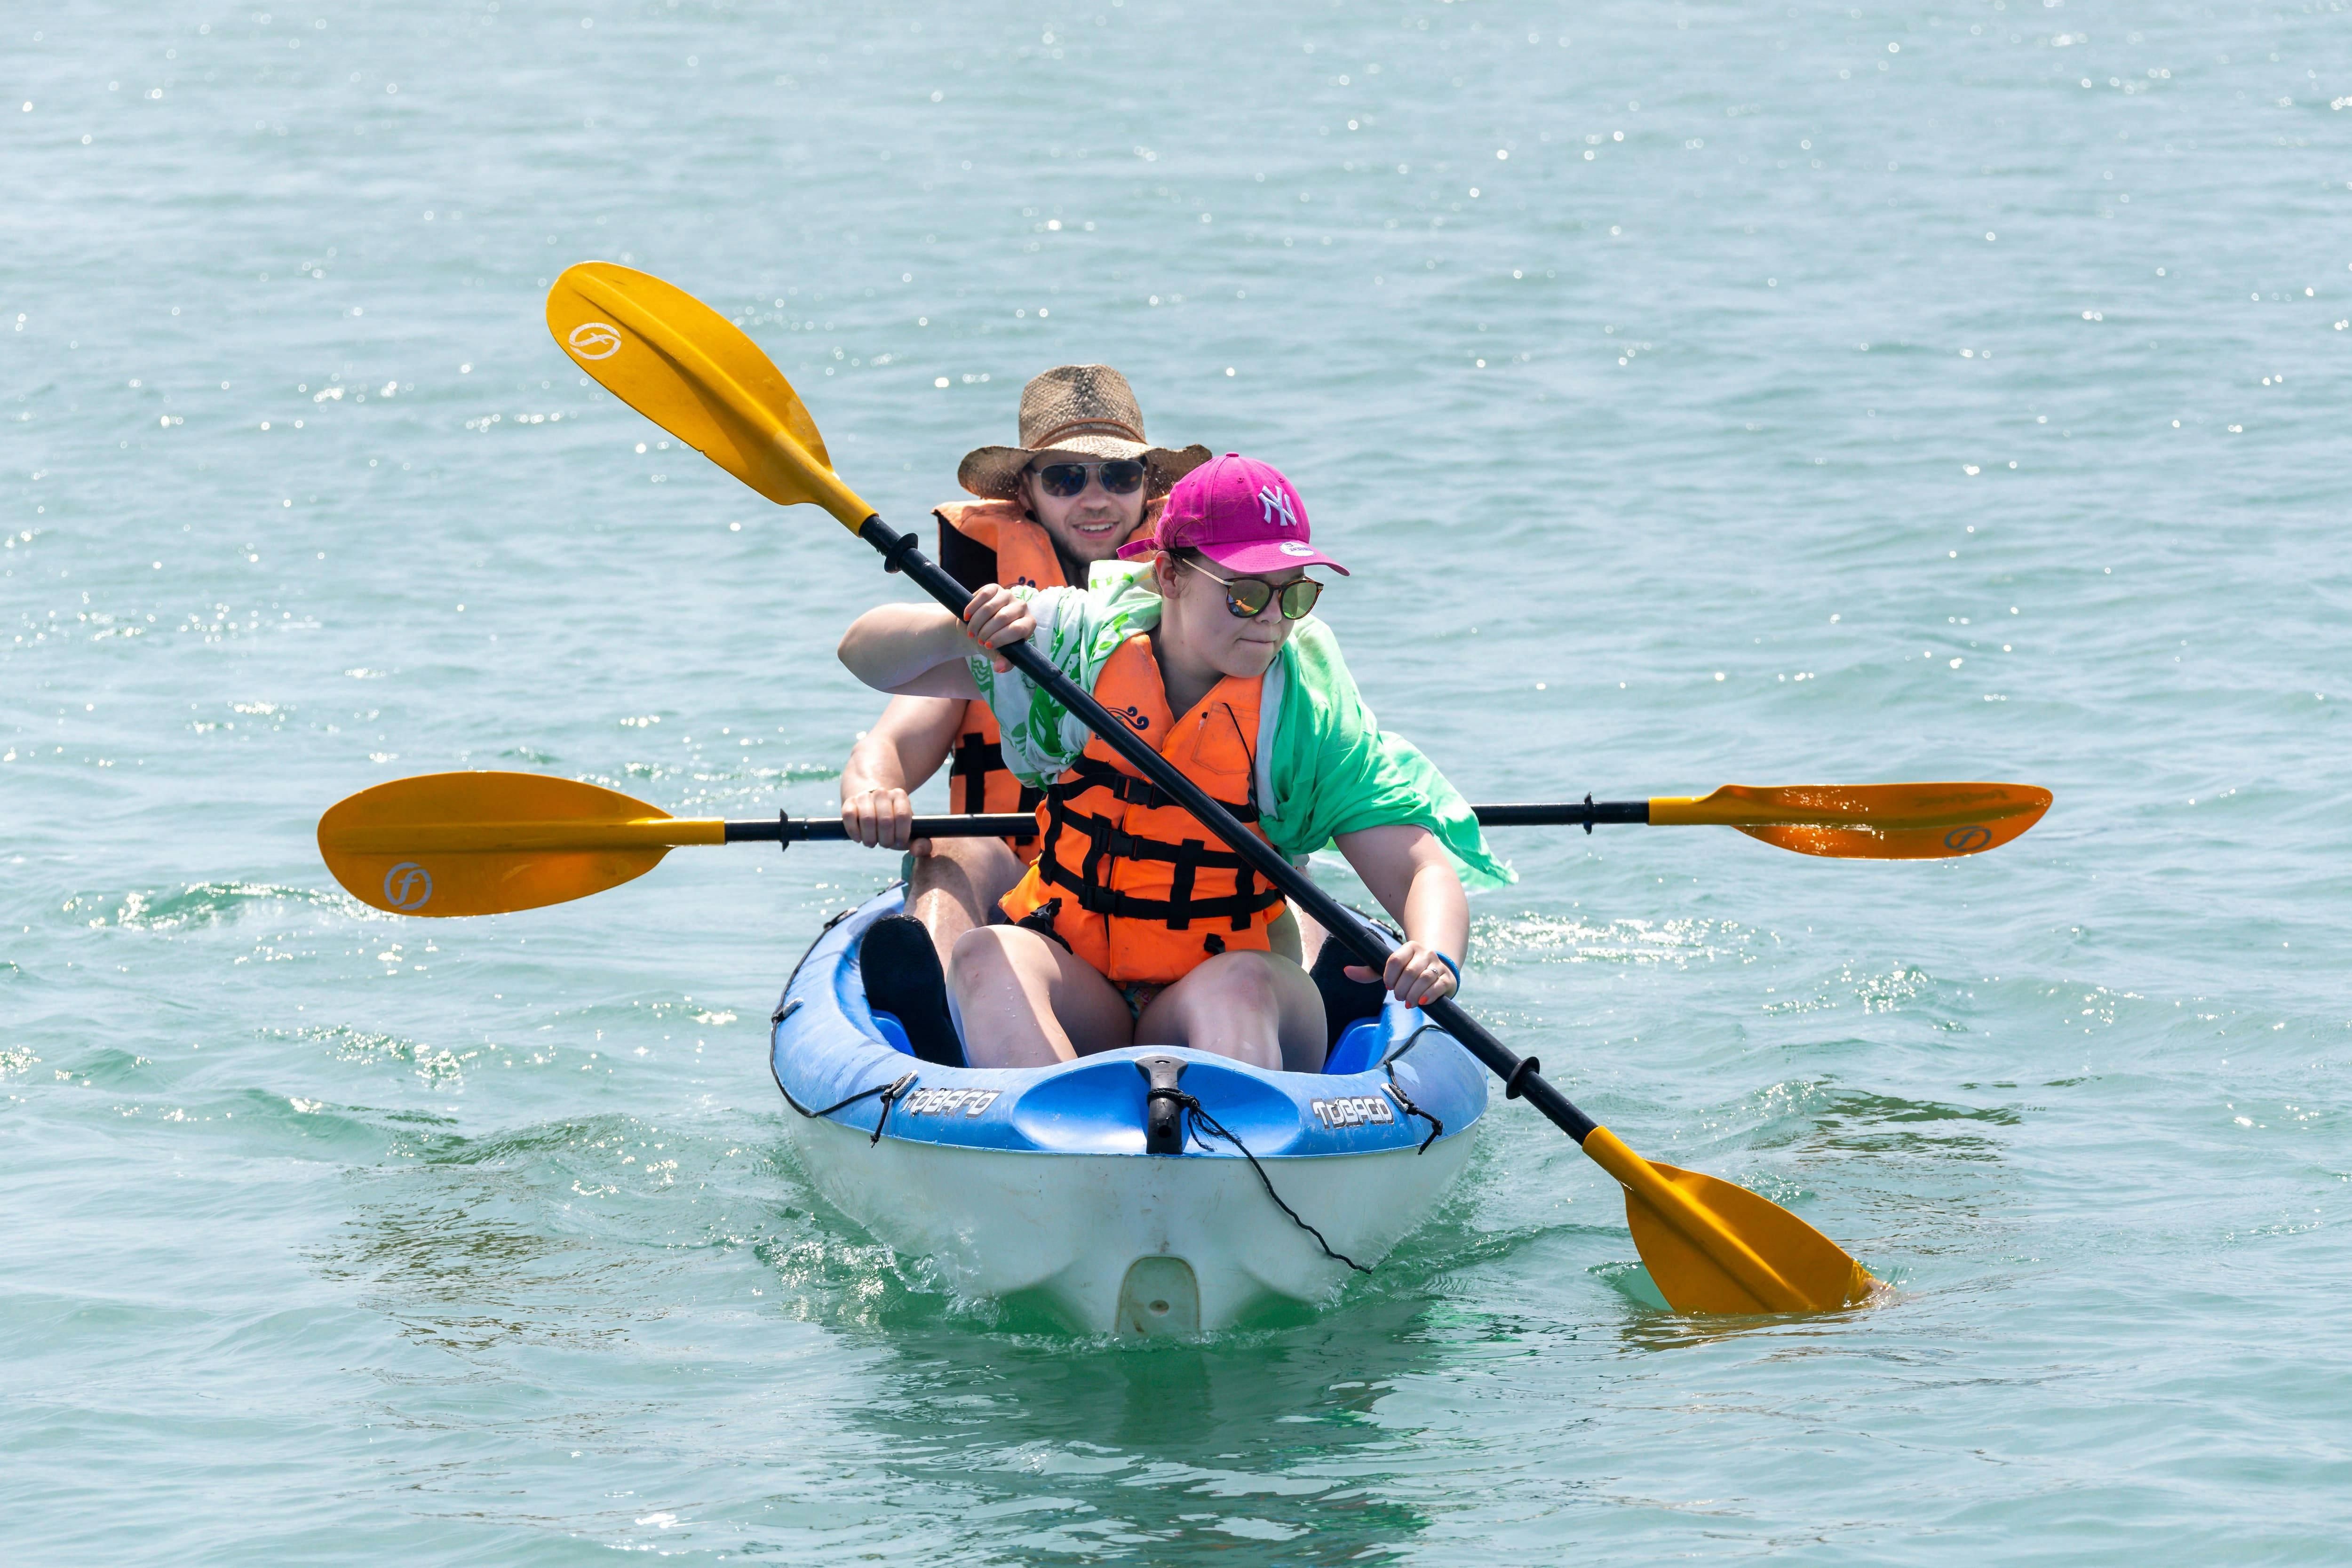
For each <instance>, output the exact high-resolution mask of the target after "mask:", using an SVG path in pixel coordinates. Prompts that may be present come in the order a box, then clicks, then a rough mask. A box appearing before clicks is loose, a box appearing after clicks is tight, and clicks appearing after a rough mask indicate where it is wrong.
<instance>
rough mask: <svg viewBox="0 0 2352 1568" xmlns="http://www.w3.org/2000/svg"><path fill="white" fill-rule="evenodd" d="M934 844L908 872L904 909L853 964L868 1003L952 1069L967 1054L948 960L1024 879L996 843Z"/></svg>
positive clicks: (921, 1050) (880, 925)
mask: <svg viewBox="0 0 2352 1568" xmlns="http://www.w3.org/2000/svg"><path fill="white" fill-rule="evenodd" d="M931 847H932V853H931V854H929V855H926V856H919V857H916V858H914V866H913V868H912V869H911V870H910V871H909V872H908V877H907V911H908V912H907V913H905V914H903V915H892V916H891V917H889V918H888V919H887V920H879V921H875V922H874V924H873V925H872V926H871V927H870V928H868V930H867V931H866V937H865V940H864V944H863V946H862V948H861V949H860V951H859V954H858V962H859V964H860V966H861V968H862V969H863V971H864V973H865V976H866V1001H867V1002H869V1003H871V1004H872V1005H874V1006H876V1007H877V1008H879V1009H881V1010H882V1011H883V1012H886V1013H888V1014H890V1015H892V1016H895V1017H896V1018H897V1019H898V1023H899V1025H900V1026H901V1027H903V1028H904V1029H905V1030H906V1031H907V1043H908V1045H911V1046H912V1047H915V1055H917V1056H918V1057H920V1058H922V1059H923V1060H925V1061H927V1062H939V1063H941V1064H943V1065H946V1066H950V1067H953V1066H957V1065H960V1064H961V1063H962V1062H963V1060H964V1055H963V1049H962V1047H961V1044H960V1043H959V1042H958V1040H957V1039H956V1032H955V1025H954V1023H953V1022H952V1021H951V1020H950V1018H949V1016H948V985H947V969H946V959H947V955H948V954H949V953H950V952H954V951H955V944H956V939H957V938H958V937H960V936H961V935H962V934H963V933H964V932H966V931H970V930H971V929H972V928H973V927H974V926H976V925H983V924H985V923H986V922H987V920H988V914H989V911H990V910H992V909H993V908H995V906H996V900H999V899H1001V898H1003V896H1004V895H1005V894H1006V893H1008V892H1010V891H1011V890H1012V889H1013V883H1015V882H1017V881H1019V880H1020V879H1021V862H1020V860H1019V859H1017V858H1015V857H1014V856H1013V851H1011V850H1010V849H1007V848H1006V847H1004V841H1003V839H1001V838H935V839H933V840H932V841H931Z"/></svg>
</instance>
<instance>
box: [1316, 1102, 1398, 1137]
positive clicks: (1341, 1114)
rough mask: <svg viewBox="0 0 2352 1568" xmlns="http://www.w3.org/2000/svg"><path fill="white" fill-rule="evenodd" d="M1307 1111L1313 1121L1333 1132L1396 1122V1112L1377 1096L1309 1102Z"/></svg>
mask: <svg viewBox="0 0 2352 1568" xmlns="http://www.w3.org/2000/svg"><path fill="white" fill-rule="evenodd" d="M1307 1110H1311V1111H1313V1112H1314V1113H1315V1120H1316V1121H1320V1122H1321V1123H1323V1125H1324V1126H1326V1127H1328V1128H1332V1129H1334V1130H1335V1131H1336V1130H1337V1129H1339V1128H1341V1127H1364V1126H1370V1125H1372V1124H1374V1123H1380V1124H1383V1125H1385V1124H1388V1123H1391V1122H1393V1121H1396V1112H1395V1111H1393V1110H1390V1109H1389V1102H1388V1101H1387V1100H1383V1099H1382V1098H1381V1097H1380V1096H1379V1095H1377V1094H1360V1095H1349V1097H1348V1098H1347V1099H1345V1100H1308V1101H1307Z"/></svg>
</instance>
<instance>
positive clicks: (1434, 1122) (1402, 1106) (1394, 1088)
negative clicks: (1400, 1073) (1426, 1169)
mask: <svg viewBox="0 0 2352 1568" xmlns="http://www.w3.org/2000/svg"><path fill="white" fill-rule="evenodd" d="M1389 1098H1390V1099H1391V1100H1395V1101H1396V1102H1397V1109H1398V1110H1402V1111H1403V1112H1404V1113H1405V1114H1406V1115H1407V1116H1418V1117H1420V1118H1421V1119H1422V1120H1423V1121H1426V1122H1428V1123H1429V1136H1428V1137H1426V1138H1424V1139H1423V1140H1422V1141H1421V1147H1420V1148H1418V1149H1415V1150H1414V1151H1413V1152H1414V1153H1416V1154H1426V1153H1428V1152H1429V1146H1430V1145H1431V1144H1432V1143H1434V1142H1437V1141H1438V1140H1439V1139H1440V1138H1443V1137H1444V1136H1445V1123H1444V1122H1443V1121H1439V1120H1438V1119H1437V1118H1436V1117H1434V1116H1432V1115H1431V1114H1430V1113H1429V1112H1428V1111H1426V1110H1423V1109H1422V1108H1421V1107H1420V1106H1418V1105H1415V1104H1414V1103H1413V1102H1412V1096H1411V1095H1409V1094H1407V1093H1406V1092H1405V1091H1404V1085H1402V1084H1401V1083H1399V1082H1397V1080H1396V1068H1389Z"/></svg>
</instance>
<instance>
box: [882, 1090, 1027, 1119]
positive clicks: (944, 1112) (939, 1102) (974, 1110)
mask: <svg viewBox="0 0 2352 1568" xmlns="http://www.w3.org/2000/svg"><path fill="white" fill-rule="evenodd" d="M1001 1092H1002V1091H1001V1090H998V1089H917V1090H916V1091H915V1092H914V1093H912V1094H910V1095H908V1097H907V1098H906V1099H904V1100H900V1101H899V1102H898V1108H899V1110H900V1111H901V1112H903V1113H904V1114H906V1115H908V1116H953V1115H954V1114H955V1113H956V1112H957V1111H959V1110H961V1111H962V1112H963V1113H964V1114H965V1115H966V1116H978V1115H979V1114H980V1113H981V1112H982V1111H983V1110H987V1109H988V1108H989V1107H990V1106H991V1105H992V1104H993V1103H995V1100H996V1097H997V1095H998V1094H999V1093H1001Z"/></svg>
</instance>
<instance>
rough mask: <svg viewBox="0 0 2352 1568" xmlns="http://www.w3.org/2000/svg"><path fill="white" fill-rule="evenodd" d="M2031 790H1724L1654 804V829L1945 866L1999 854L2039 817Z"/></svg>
mask: <svg viewBox="0 0 2352 1568" xmlns="http://www.w3.org/2000/svg"><path fill="white" fill-rule="evenodd" d="M2050 799H2051V796H2050V792H2049V791H2048V790H2046V789H2040V788H2037V787H2035V786H2034V785H2032V784H1782V785H1778V786H1759V785H1754V784H1726V785H1724V786H1723V787H1722V788H1721V789H1719V790H1717V791H1716V792H1715V793H1714V794H1713V795H1708V796H1706V798H1705V799H1703V800H1688V799H1675V798H1667V797H1661V798H1658V799H1654V800H1653V801H1651V802H1650V821H1651V822H1652V823H1653V824H1654V825H1657V826H1691V825H1706V824H1713V825H1717V826H1725V827H1737V828H1738V829H1739V831H1740V832H1742V833H1745V834H1746V835H1748V837H1750V838H1757V839H1761V840H1762V841H1763V842H1765V843H1767V844H1770V845H1775V846H1777V847H1780V848H1782V849H1793V850H1795V851H1796V852H1797V853H1798V854H1800V855H1822V856H1830V857H1834V858H1841V859H1850V860H1942V859H1949V858H1954V857H1956V856H1961V855H1981V854H1983V853H1984V852H1985V851H1986V850H1988V849H1997V848H1999V847H2000V846H2002V845H2004V844H2006V843H2008V842H2009V841H2010V840H2011V839H2012V838H2015V837H2018V836H2019V835H2020V834H2022V833H2023V832H2024V831H2025V830H2026V829H2027V828H2029V827H2032V826H2033V825H2034V824H2035V823H2037V822H2039V821H2041V820H2042V813H2043V812H2045V811H2048V810H2049V809H2050Z"/></svg>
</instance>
